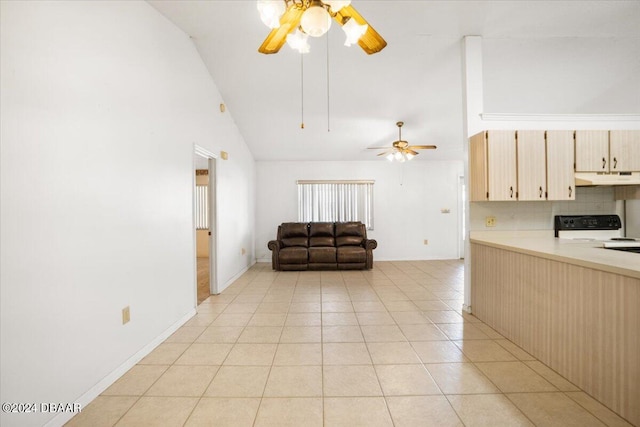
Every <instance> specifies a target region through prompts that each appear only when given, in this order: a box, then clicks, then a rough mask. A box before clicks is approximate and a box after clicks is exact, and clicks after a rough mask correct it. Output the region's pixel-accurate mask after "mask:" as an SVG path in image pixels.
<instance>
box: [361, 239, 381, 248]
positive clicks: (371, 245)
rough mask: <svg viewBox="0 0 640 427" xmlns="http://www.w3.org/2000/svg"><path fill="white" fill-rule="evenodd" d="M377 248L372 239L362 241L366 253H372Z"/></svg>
mask: <svg viewBox="0 0 640 427" xmlns="http://www.w3.org/2000/svg"><path fill="white" fill-rule="evenodd" d="M377 247H378V242H377V241H375V240H374V239H366V240H365V241H364V248H365V249H366V250H368V251H372V250H374V249H375V248H377Z"/></svg>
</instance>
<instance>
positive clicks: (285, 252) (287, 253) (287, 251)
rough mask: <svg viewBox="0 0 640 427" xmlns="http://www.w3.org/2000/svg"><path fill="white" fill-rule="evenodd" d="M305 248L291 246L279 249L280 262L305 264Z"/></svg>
mask: <svg viewBox="0 0 640 427" xmlns="http://www.w3.org/2000/svg"><path fill="white" fill-rule="evenodd" d="M306 263H307V248H302V247H300V246H293V247H289V248H283V249H280V264H306Z"/></svg>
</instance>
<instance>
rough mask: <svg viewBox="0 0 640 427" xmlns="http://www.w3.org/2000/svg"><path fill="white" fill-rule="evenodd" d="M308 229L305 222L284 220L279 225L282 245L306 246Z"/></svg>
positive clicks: (307, 243)
mask: <svg viewBox="0 0 640 427" xmlns="http://www.w3.org/2000/svg"><path fill="white" fill-rule="evenodd" d="M308 236H309V230H308V227H307V223H305V222H285V223H283V224H282V225H281V226H280V241H281V242H282V246H283V247H285V248H286V247H292V246H300V247H304V248H306V247H307V246H308V245H309V241H308Z"/></svg>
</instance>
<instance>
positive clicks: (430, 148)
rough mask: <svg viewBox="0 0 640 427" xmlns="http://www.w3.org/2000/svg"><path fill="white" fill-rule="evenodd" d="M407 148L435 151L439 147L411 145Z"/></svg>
mask: <svg viewBox="0 0 640 427" xmlns="http://www.w3.org/2000/svg"><path fill="white" fill-rule="evenodd" d="M407 148H408V149H411V150H435V149H436V148H438V147H436V146H435V145H410V146H408V147H407Z"/></svg>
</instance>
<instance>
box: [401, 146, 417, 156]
mask: <svg viewBox="0 0 640 427" xmlns="http://www.w3.org/2000/svg"><path fill="white" fill-rule="evenodd" d="M404 151H405V152H407V153H409V154H413V155H414V156H417V155H418V154H420V153H418V152H417V151H413V150H412V149H411V148H405V149H404Z"/></svg>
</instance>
